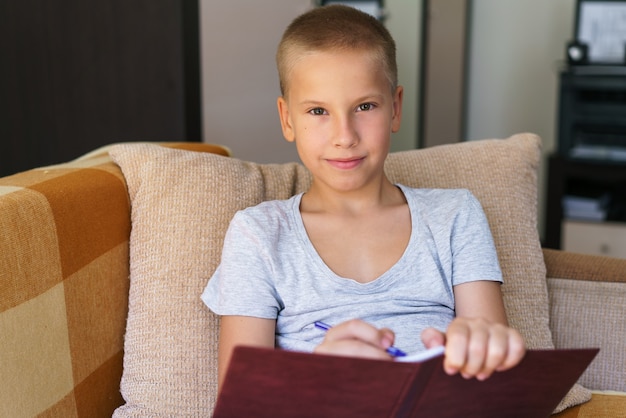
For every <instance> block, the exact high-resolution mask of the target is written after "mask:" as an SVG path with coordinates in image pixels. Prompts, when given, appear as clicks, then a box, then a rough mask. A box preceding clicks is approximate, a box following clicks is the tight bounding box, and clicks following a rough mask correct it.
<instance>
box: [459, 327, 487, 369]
mask: <svg viewBox="0 0 626 418" xmlns="http://www.w3.org/2000/svg"><path fill="white" fill-rule="evenodd" d="M468 329H469V334H468V336H467V338H468V342H467V354H466V358H465V364H464V365H463V366H462V367H461V370H460V371H461V375H462V376H463V377H464V378H466V379H469V378H472V377H474V376H477V375H478V373H479V372H480V371H481V370H483V368H484V365H485V360H486V358H487V353H488V349H489V339H490V334H489V326H488V325H487V323H486V322H485V321H483V320H475V321H472V322H470V323H468Z"/></svg>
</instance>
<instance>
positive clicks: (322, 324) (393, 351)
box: [314, 321, 406, 357]
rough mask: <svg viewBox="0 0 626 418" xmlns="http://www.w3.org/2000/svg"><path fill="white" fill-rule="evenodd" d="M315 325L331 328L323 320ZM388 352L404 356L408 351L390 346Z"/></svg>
mask: <svg viewBox="0 0 626 418" xmlns="http://www.w3.org/2000/svg"><path fill="white" fill-rule="evenodd" d="M314 325H315V327H316V328H319V329H323V330H324V331H328V330H329V329H330V328H331V327H330V325H328V324H326V323H324V322H321V321H315V323H314ZM387 353H389V354H391V355H392V356H394V357H404V356H406V353H405V352H404V351H402V350H400V349H399V348H396V347H389V348H388V349H387Z"/></svg>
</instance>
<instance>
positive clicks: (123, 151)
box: [111, 134, 591, 417]
mask: <svg viewBox="0 0 626 418" xmlns="http://www.w3.org/2000/svg"><path fill="white" fill-rule="evenodd" d="M540 147H541V143H540V139H539V138H538V137H536V136H534V135H528V134H522V135H517V136H514V137H511V138H509V139H506V140H497V139H494V140H483V141H472V142H466V143H461V144H454V145H447V146H441V147H434V148H429V149H423V150H414V151H405V152H400V153H393V154H391V155H390V156H389V158H388V161H387V164H386V170H387V173H388V175H389V177H390V178H391V179H392V181H395V182H400V183H404V184H406V185H409V186H414V187H443V188H459V187H462V188H468V189H470V190H472V191H473V192H474V194H475V195H476V196H477V198H478V199H479V200H480V202H481V204H482V205H483V208H484V210H485V213H486V215H487V218H488V220H489V223H490V227H491V229H492V232H493V235H494V240H495V243H496V247H497V250H498V256H499V258H500V263H501V267H502V270H503V274H504V280H505V284H504V287H503V293H504V299H505V305H506V309H507V314H508V316H509V321H510V323H511V324H512V325H513V326H514V327H516V328H517V329H519V330H520V332H522V334H523V335H524V337H525V339H526V341H527V344H528V346H529V347H531V348H553V347H554V345H553V341H552V337H551V334H550V329H549V309H548V293H547V286H546V281H545V277H546V276H545V274H546V271H545V265H544V263H543V255H542V251H541V247H540V244H539V236H538V233H537V228H536V224H537V215H536V213H537V207H536V205H537V170H538V166H539V161H540ZM111 155H112V157H113V159H114V160H115V161H116V162H117V163H118V164H119V165H120V166H121V168H122V171H123V173H124V175H125V177H126V179H127V182H128V189H129V193H130V198H131V201H132V207H133V210H132V225H133V230H132V235H131V243H130V260H131V290H130V312H129V319H128V329H127V334H126V346H125V350H126V357H125V363H124V376H123V379H122V393H123V395H124V398H125V400H126V405H125V406H124V407H122V408H120V409H119V410H117V411H116V416H118V417H121V416H140V415H153V414H157V413H158V414H163V415H164V416H165V415H176V414H180V415H201V416H206V415H209V414H210V412H211V410H212V408H213V405H214V402H215V396H216V364H217V350H216V345H217V333H218V328H219V320H218V318H217V317H216V316H214V315H213V314H212V313H210V312H209V311H208V310H207V309H206V308H205V307H204V306H203V305H202V303H201V301H200V299H199V295H200V293H201V292H202V289H203V288H204V286H205V284H206V280H207V278H208V277H210V276H211V274H212V272H213V270H214V269H215V267H216V266H217V264H218V263H219V258H220V253H221V246H222V239H223V236H224V233H225V231H226V228H227V227H228V223H229V221H230V219H231V218H232V216H233V214H234V213H235V211H236V210H239V209H243V208H245V207H247V206H251V205H255V204H257V203H259V202H261V201H263V200H267V199H284V198H288V197H289V196H291V195H293V194H294V193H297V192H299V191H302V190H305V189H306V187H307V186H308V184H309V181H310V178H309V176H308V173H307V172H306V170H305V169H304V167H303V166H301V165H299V164H296V163H291V164H274V165H268V164H255V163H251V162H245V161H240V160H237V159H232V158H231V159H227V158H223V157H219V156H214V155H203V154H195V153H189V152H183V151H176V150H168V149H163V148H161V147H157V146H154V145H133V144H122V145H118V146H116V147H114V148H113V149H112V150H111ZM216 196H219V198H217V197H216ZM590 396H591V395H590V393H589V391H587V390H586V389H584V388H583V387H582V386H579V385H576V386H575V387H574V388H573V389H572V390H571V391H570V393H569V394H568V396H567V397H566V398H565V399H564V401H563V402H562V404H561V405H560V407H559V409H562V408H564V407H566V406H569V405H574V404H577V403H580V402H584V401H586V400H588V399H589V398H590Z"/></svg>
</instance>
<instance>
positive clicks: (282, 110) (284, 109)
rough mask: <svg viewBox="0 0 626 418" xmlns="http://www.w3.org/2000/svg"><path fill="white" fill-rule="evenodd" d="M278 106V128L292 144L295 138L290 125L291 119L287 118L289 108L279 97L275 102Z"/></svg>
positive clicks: (283, 99)
mask: <svg viewBox="0 0 626 418" xmlns="http://www.w3.org/2000/svg"><path fill="white" fill-rule="evenodd" d="M276 105H277V106H278V117H279V118H280V126H281V128H282V129H283V136H284V137H285V139H286V140H287V141H289V142H293V141H294V140H295V139H296V138H295V132H294V129H293V125H292V123H291V117H290V116H289V106H288V105H287V101H286V100H285V98H284V97H282V96H281V97H279V98H278V100H277V101H276Z"/></svg>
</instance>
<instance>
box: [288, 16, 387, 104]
mask: <svg viewBox="0 0 626 418" xmlns="http://www.w3.org/2000/svg"><path fill="white" fill-rule="evenodd" d="M341 50H364V51H371V52H372V53H373V54H375V56H376V58H377V59H379V60H380V62H381V64H382V65H383V68H384V71H385V74H386V76H387V79H388V80H389V83H390V85H391V89H392V91H393V90H395V88H396V86H397V85H398V67H397V64H396V44H395V42H394V40H393V38H392V37H391V34H390V33H389V31H388V30H387V29H386V28H385V26H384V25H383V24H382V23H381V22H380V21H379V20H378V19H376V18H374V17H373V16H371V15H369V14H367V13H364V12H361V11H360V10H357V9H355V8H353V7H348V6H341V5H332V6H323V7H318V8H315V9H313V10H311V11H309V12H307V13H304V14H302V15H300V16H299V17H297V18H296V19H294V21H293V22H291V24H290V25H289V26H288V27H287V29H286V30H285V33H284V34H283V37H282V39H281V41H280V43H279V45H278V52H277V53H276V64H277V66H278V77H279V80H280V91H281V94H282V95H283V96H284V95H285V94H286V93H287V89H288V78H289V71H290V69H291V67H292V66H293V65H294V64H295V62H296V60H297V58H298V57H299V56H302V54H306V53H310V52H319V51H341Z"/></svg>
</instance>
